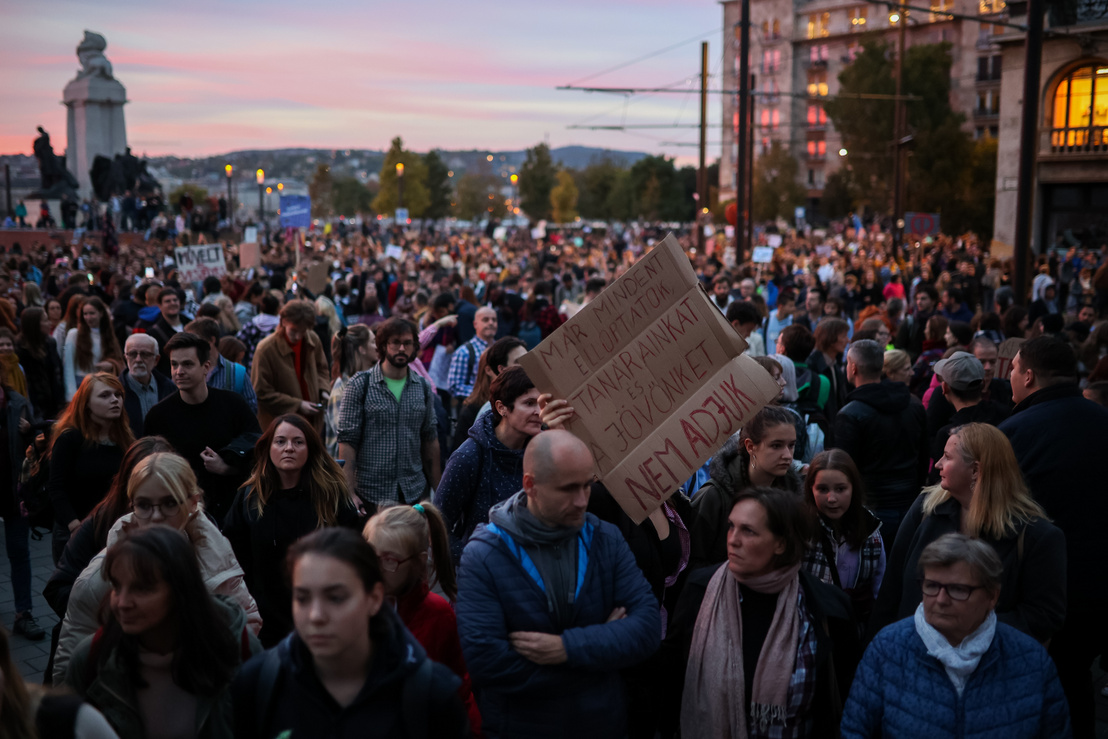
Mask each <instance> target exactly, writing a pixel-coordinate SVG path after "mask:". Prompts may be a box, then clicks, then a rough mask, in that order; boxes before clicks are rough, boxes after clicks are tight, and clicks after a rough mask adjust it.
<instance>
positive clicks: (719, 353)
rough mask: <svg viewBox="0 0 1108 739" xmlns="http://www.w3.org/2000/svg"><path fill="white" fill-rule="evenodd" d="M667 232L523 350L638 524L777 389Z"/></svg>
mask: <svg viewBox="0 0 1108 739" xmlns="http://www.w3.org/2000/svg"><path fill="white" fill-rule="evenodd" d="M745 349H746V342H745V341H743V339H742V337H740V336H739V335H738V334H737V333H736V332H735V330H734V329H733V328H732V327H731V326H730V325H729V324H728V323H727V320H726V319H725V318H724V317H723V316H722V315H721V314H720V312H719V311H718V310H717V309H716V308H714V307H713V306H712V304H711V302H710V301H709V299H708V296H707V295H706V294H705V293H704V291H703V290H701V288H700V285H699V283H698V281H697V279H696V275H695V274H694V273H693V270H692V267H691V266H690V265H689V260H688V257H686V256H685V254H684V253H683V252H682V251H681V247H680V246H679V245H678V244H677V240H676V239H674V238H673V235H672V234H671V235H669V236H667V237H666V239H665V240H664V241H663V242H662V243H661V244H659V245H658V246H656V247H655V248H654V249H653V250H652V251H650V252H649V253H647V254H646V255H645V256H643V257H642V259H640V260H639V261H638V262H637V263H636V264H635V265H634V266H633V267H631V269H629V270H628V271H627V272H626V274H624V275H623V276H622V277H620V278H619V279H618V280H616V281H615V282H613V283H612V284H611V285H609V286H608V287H607V288H606V289H605V290H604V292H602V293H601V294H600V295H599V296H597V297H596V298H595V299H594V300H592V301H591V302H590V303H588V304H587V305H586V306H585V307H583V308H582V309H581V310H580V311H578V313H577V314H576V315H574V316H573V317H572V318H570V319H569V320H568V321H566V323H564V324H563V325H562V326H561V327H560V328H559V329H558V330H557V331H555V332H554V333H553V334H551V335H550V336H549V337H547V339H546V340H545V341H543V342H542V343H541V344H539V345H538V346H537V347H535V348H534V349H533V350H532V351H530V352H528V353H527V354H526V355H524V356H523V357H522V358H521V359H520V362H519V363H520V365H522V366H523V368H524V369H525V370H527V374H528V376H529V377H530V378H531V380H532V381H533V382H534V383H535V386H536V387H537V388H539V390H540V391H542V392H544V393H551V394H552V395H553V396H554V397H555V398H565V399H567V400H568V401H569V403H570V405H571V406H572V407H573V408H574V410H575V411H576V416H575V417H574V420H573V421H572V422H571V423H570V424H569V425H568V426H567V428H568V430H569V431H572V432H573V433H574V434H575V435H576V436H578V437H579V438H580V439H582V440H583V441H584V442H585V443H586V444H587V445H588V446H589V448H590V449H591V450H592V453H593V456H594V458H595V459H596V470H597V474H598V475H599V476H600V478H601V479H602V480H603V481H604V483H605V485H606V486H607V487H608V489H609V490H610V491H611V493H612V495H613V496H615V499H616V500H617V501H619V504H620V505H621V506H622V507H623V510H624V511H626V513H627V515H628V516H630V517H631V518H632V519H633V520H634V521H635V522H636V523H639V522H641V521H642V520H643V519H645V518H646V517H647V516H648V515H650V513H651V512H652V511H653V510H654V509H656V508H657V507H658V506H660V505H661V504H662V502H663V501H665V500H666V499H667V498H668V497H669V496H670V495H671V494H672V493H673V492H674V491H675V490H676V489H677V488H678V486H680V485H681V484H682V483H683V482H685V480H687V479H688V478H689V477H690V476H691V475H692V473H693V472H694V471H695V470H696V469H697V468H699V467H700V466H701V465H702V464H703V463H704V461H705V460H706V459H708V458H709V457H710V456H712V455H713V454H715V452H716V450H718V449H719V447H720V446H722V444H723V442H725V441H726V440H727V438H728V437H729V436H731V434H733V433H734V432H735V431H737V430H738V429H739V428H740V427H741V426H742V425H743V424H744V423H745V422H746V421H747V420H748V419H749V418H750V417H751V416H753V415H754V414H755V413H757V412H758V410H759V409H761V408H762V406H764V405H765V404H766V403H767V402H769V401H770V400H772V399H773V398H774V397H775V396H776V395H777V391H778V389H777V383H776V382H774V380H773V378H772V377H771V376H770V375H769V373H768V372H766V371H765V370H764V369H762V368H761V367H760V366H758V365H757V364H756V363H755V362H754V360H753V359H751V358H750V357H747V356H745V355H743V354H742V352H743V351H744V350H745Z"/></svg>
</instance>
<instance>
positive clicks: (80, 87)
mask: <svg viewBox="0 0 1108 739" xmlns="http://www.w3.org/2000/svg"><path fill="white" fill-rule="evenodd" d="M63 102H64V103H65V107H66V109H67V113H66V120H67V134H68V137H69V139H68V145H67V146H66V152H65V163H66V169H68V170H69V171H70V172H72V173H73V174H75V175H76V176H77V183H78V185H79V188H78V192H79V194H80V196H81V197H82V198H88V197H92V195H93V191H92V182H91V179H90V178H89V170H90V169H91V168H92V163H93V161H94V160H95V159H96V157H97V155H102V156H106V157H108V158H109V159H110V158H112V157H114V156H115V155H116V154H122V153H124V152H125V151H126V149H127V128H126V126H125V125H124V122H123V106H124V105H125V104H126V103H127V91H126V90H125V89H124V87H123V85H122V84H121V83H120V82H119V81H118V80H116V79H108V78H105V77H103V76H99V75H84V76H78V77H77V79H75V80H73V81H71V82H70V83H69V84H68V85H66V86H65V94H64V97H63Z"/></svg>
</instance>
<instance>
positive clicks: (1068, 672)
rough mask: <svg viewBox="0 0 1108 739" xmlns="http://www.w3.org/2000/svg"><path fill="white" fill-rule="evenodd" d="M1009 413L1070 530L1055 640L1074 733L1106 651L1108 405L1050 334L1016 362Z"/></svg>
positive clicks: (1025, 463)
mask: <svg viewBox="0 0 1108 739" xmlns="http://www.w3.org/2000/svg"><path fill="white" fill-rule="evenodd" d="M1011 379H1012V399H1013V400H1015V401H1016V407H1015V410H1013V411H1012V417H1011V418H1009V419H1008V420H1007V421H1005V422H1004V423H1002V424H1001V425H1000V430H1001V431H1003V432H1004V433H1005V434H1006V435H1007V436H1008V440H1009V441H1011V442H1012V449H1013V451H1015V453H1016V460H1017V461H1018V462H1019V466H1020V470H1021V471H1022V472H1023V476H1024V478H1026V480H1027V484H1028V486H1029V487H1030V488H1031V494H1032V495H1033V496H1035V500H1036V501H1038V502H1039V504H1040V505H1041V506H1042V507H1043V508H1044V509H1045V510H1046V513H1047V515H1048V516H1050V518H1051V519H1052V520H1053V521H1054V524H1055V525H1056V526H1057V527H1058V528H1060V529H1061V530H1062V533H1064V534H1065V535H1066V560H1067V578H1066V595H1067V604H1066V623H1065V626H1063V627H1062V630H1061V631H1060V632H1059V633H1058V635H1057V636H1056V637H1055V638H1054V640H1053V641H1052V642H1051V645H1050V654H1051V656H1052V657H1054V662H1055V664H1056V665H1057V666H1058V677H1059V678H1060V679H1061V681H1062V687H1063V689H1065V691H1066V698H1067V699H1068V700H1069V703H1070V716H1071V720H1072V722H1073V735H1074V736H1075V737H1078V738H1082V737H1092V736H1093V729H1094V725H1095V703H1094V698H1093V683H1092V677H1091V675H1090V673H1089V667H1090V666H1091V665H1092V662H1093V660H1094V659H1095V658H1096V656H1097V655H1098V654H1103V653H1106V652H1108V630H1106V628H1105V625H1106V624H1108V568H1105V567H1104V536H1105V531H1108V478H1105V476H1104V471H1103V468H1102V466H1101V465H1100V461H1101V460H1102V459H1103V456H1104V449H1105V440H1106V439H1108V409H1105V408H1102V407H1101V406H1099V405H1097V404H1096V403H1093V402H1092V401H1090V400H1086V399H1085V398H1084V397H1082V395H1081V390H1080V389H1079V388H1078V386H1077V357H1076V355H1075V354H1074V352H1073V350H1072V349H1071V348H1070V346H1069V345H1068V344H1067V343H1066V342H1064V341H1062V340H1061V339H1057V338H1055V337H1053V336H1040V337H1038V338H1035V339H1031V340H1030V341H1027V342H1026V343H1024V344H1023V345H1022V346H1021V347H1020V351H1019V353H1018V354H1016V356H1015V357H1014V358H1013V359H1012V372H1011Z"/></svg>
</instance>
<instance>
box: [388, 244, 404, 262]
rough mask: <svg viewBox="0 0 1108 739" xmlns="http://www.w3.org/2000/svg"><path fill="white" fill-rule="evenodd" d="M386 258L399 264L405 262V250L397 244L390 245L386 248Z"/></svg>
mask: <svg viewBox="0 0 1108 739" xmlns="http://www.w3.org/2000/svg"><path fill="white" fill-rule="evenodd" d="M385 256H386V257H388V258H389V259H395V260H396V261H398V262H403V261H404V250H403V249H401V248H400V247H399V246H397V245H396V244H389V245H388V246H386V247H385Z"/></svg>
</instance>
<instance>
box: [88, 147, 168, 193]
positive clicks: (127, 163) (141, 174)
mask: <svg viewBox="0 0 1108 739" xmlns="http://www.w3.org/2000/svg"><path fill="white" fill-rule="evenodd" d="M89 179H90V180H91V181H92V189H93V191H94V192H95V193H96V197H97V198H99V199H100V200H101V201H104V202H106V201H107V200H109V199H110V198H111V196H112V195H123V194H124V193H126V192H127V191H128V190H130V191H131V192H133V193H134V194H136V195H140V196H143V197H146V196H149V195H153V194H154V193H155V192H157V191H158V190H160V189H161V184H160V183H159V182H158V181H157V180H155V179H154V177H153V176H152V175H151V174H150V173H149V172H148V171H147V170H146V160H145V159H139V158H138V157H136V156H135V155H134V154H132V153H131V147H129V146H128V147H127V151H126V152H125V153H123V154H116V155H115V157H114V158H113V159H109V158H108V157H105V156H100V155H97V157H96V159H94V160H93V162H92V168H91V169H90V170H89Z"/></svg>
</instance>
